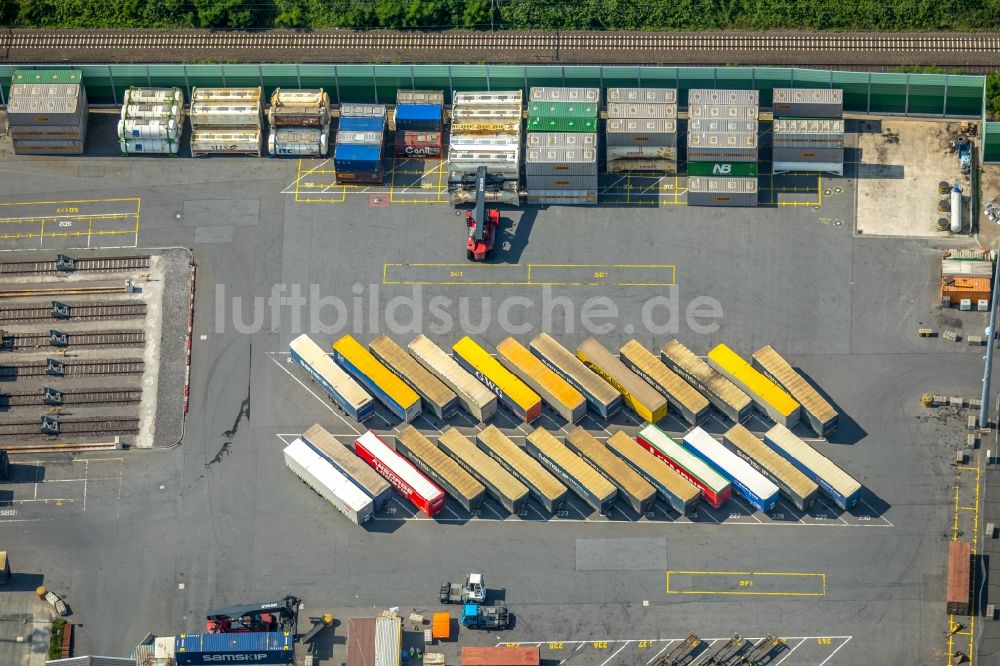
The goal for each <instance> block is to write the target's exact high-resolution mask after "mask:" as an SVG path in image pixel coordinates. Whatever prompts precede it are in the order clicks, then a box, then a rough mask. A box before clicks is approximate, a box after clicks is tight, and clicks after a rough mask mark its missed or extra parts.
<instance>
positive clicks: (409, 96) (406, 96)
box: [396, 90, 444, 106]
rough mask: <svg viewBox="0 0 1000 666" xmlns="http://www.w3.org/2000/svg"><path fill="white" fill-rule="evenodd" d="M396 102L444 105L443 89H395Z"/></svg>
mask: <svg viewBox="0 0 1000 666" xmlns="http://www.w3.org/2000/svg"><path fill="white" fill-rule="evenodd" d="M396 104H436V105H437V106H442V105H444V91H443V90H397V91H396Z"/></svg>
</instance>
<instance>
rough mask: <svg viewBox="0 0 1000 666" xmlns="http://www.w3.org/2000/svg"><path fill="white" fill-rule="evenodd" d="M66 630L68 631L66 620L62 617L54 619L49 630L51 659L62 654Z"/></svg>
mask: <svg viewBox="0 0 1000 666" xmlns="http://www.w3.org/2000/svg"><path fill="white" fill-rule="evenodd" d="M64 631H66V620H64V619H62V618H61V617H57V618H56V619H54V620H52V628H51V629H50V630H49V659H58V658H59V657H61V656H62V642H63V632H64Z"/></svg>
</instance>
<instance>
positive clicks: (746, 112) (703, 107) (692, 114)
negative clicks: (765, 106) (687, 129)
mask: <svg viewBox="0 0 1000 666" xmlns="http://www.w3.org/2000/svg"><path fill="white" fill-rule="evenodd" d="M757 116H758V109H757V107H756V106H740V105H732V104H699V105H696V106H692V107H689V108H688V121H689V122H690V121H691V120H699V119H705V120H722V119H729V120H756V119H757ZM755 130H756V128H755Z"/></svg>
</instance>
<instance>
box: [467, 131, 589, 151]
mask: <svg viewBox="0 0 1000 666" xmlns="http://www.w3.org/2000/svg"><path fill="white" fill-rule="evenodd" d="M584 136H585V135H584ZM448 147H449V148H451V149H452V150H455V151H468V152H476V151H477V150H485V151H493V150H499V151H501V152H507V153H517V152H518V151H520V149H521V139H520V137H518V136H516V135H511V134H492V135H491V134H464V135H452V137H451V141H450V142H449V143H448Z"/></svg>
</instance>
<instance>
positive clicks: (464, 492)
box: [396, 425, 486, 511]
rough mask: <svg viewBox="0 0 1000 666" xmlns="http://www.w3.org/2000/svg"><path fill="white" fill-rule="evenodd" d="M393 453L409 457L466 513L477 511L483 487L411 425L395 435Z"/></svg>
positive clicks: (482, 498)
mask: <svg viewBox="0 0 1000 666" xmlns="http://www.w3.org/2000/svg"><path fill="white" fill-rule="evenodd" d="M396 451H397V452H399V453H401V454H403V455H404V456H406V457H407V458H409V460H410V462H412V463H413V464H414V465H415V466H416V467H417V468H418V469H419V470H420V471H422V472H423V473H424V474H426V475H427V476H428V477H429V478H430V479H431V480H432V481H434V482H435V483H437V484H438V485H439V486H441V488H443V489H444V491H445V492H446V493H448V494H449V495H451V496H452V497H453V498H455V500H456V501H457V502H458V503H459V504H461V505H462V507H463V508H464V509H465V510H466V511H473V510H475V509H478V508H479V506H480V505H481V504H482V503H483V500H484V499H485V498H486V486H484V485H483V484H482V483H480V482H479V481H477V480H476V479H475V478H474V477H473V476H472V475H471V474H469V473H468V472H466V471H465V470H464V469H463V468H462V466H461V465H459V464H458V463H457V462H455V461H454V460H453V459H451V458H449V457H448V455H447V454H445V453H444V452H443V451H442V450H441V449H439V448H438V447H436V446H434V443H433V442H431V441H430V440H429V439H427V438H426V437H424V435H423V434H421V433H420V431H418V430H417V429H416V428H414V427H413V426H412V425H408V426H406V427H405V428H403V429H402V430H400V431H399V434H398V435H396Z"/></svg>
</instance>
